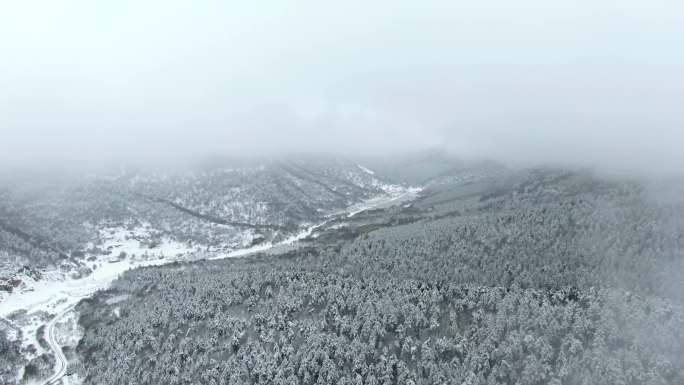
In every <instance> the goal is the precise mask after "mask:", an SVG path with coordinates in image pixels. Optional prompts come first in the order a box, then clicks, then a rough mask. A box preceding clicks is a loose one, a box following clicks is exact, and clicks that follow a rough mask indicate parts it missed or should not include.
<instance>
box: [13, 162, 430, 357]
mask: <svg viewBox="0 0 684 385" xmlns="http://www.w3.org/2000/svg"><path fill="white" fill-rule="evenodd" d="M368 171H370V170H368ZM380 187H381V189H382V190H383V191H385V194H383V195H381V196H378V197H374V198H371V199H368V200H366V201H364V202H361V203H359V204H356V205H353V206H351V207H348V208H347V209H346V210H344V211H342V212H339V213H334V214H331V215H329V216H328V217H327V219H326V220H325V221H323V222H322V223H318V224H312V225H308V226H306V227H305V228H303V229H302V230H301V231H300V232H299V233H297V234H294V235H292V236H291V237H289V238H286V239H284V240H283V241H281V242H277V243H272V242H263V243H261V244H258V245H254V246H251V247H248V248H242V249H237V250H234V251H231V252H228V253H221V254H219V255H216V256H214V257H212V258H211V259H223V258H232V257H240V256H245V255H249V254H252V253H256V252H263V251H267V250H270V249H272V248H274V247H276V246H283V245H291V244H294V243H296V242H298V241H300V240H302V239H305V238H307V237H310V236H311V235H312V234H313V233H314V232H315V231H316V229H318V228H320V227H322V226H323V225H325V224H327V223H328V222H329V221H330V220H332V219H333V218H335V217H336V216H342V217H345V216H346V217H352V216H354V215H357V214H358V213H360V212H363V211H365V210H370V209H376V208H384V207H389V206H393V205H397V204H400V203H402V202H406V201H408V200H411V199H414V198H415V197H416V196H417V194H418V193H419V192H420V191H421V189H420V188H404V187H401V186H394V185H384V184H383V185H380ZM153 231H154V230H153V229H151V228H150V227H149V226H148V225H144V224H143V225H141V226H137V227H130V226H129V227H124V226H118V227H117V226H112V227H104V228H102V229H101V230H100V239H101V241H102V242H101V245H99V246H98V247H99V248H101V249H103V251H106V252H108V253H109V254H108V257H106V258H95V260H94V261H88V262H87V265H88V267H89V268H91V269H92V270H93V271H92V273H91V274H89V275H87V276H85V277H73V276H70V275H68V274H64V273H58V272H55V273H54V274H52V273H49V274H47V277H44V278H43V279H41V280H37V281H36V280H27V283H26V285H24V286H22V287H21V288H19V289H18V290H15V291H13V292H12V293H10V294H2V295H4V297H0V317H2V318H5V319H8V320H10V319H11V318H13V317H12V315H13V314H14V315H15V316H16V315H17V314H19V313H20V312H22V313H23V312H25V313H23V315H22V316H21V317H20V318H21V320H22V322H21V323H20V324H19V323H12V324H13V326H14V327H17V328H19V329H21V330H22V335H23V340H22V345H23V347H25V348H26V347H28V346H29V345H33V346H34V347H35V348H36V349H37V351H36V354H35V355H38V354H40V353H42V352H43V349H42V348H41V347H40V345H39V344H38V341H37V339H38V335H37V330H38V328H39V327H40V326H41V325H48V326H50V322H48V320H49V318H50V315H55V314H57V315H60V317H61V318H63V319H64V318H65V317H67V318H68V317H69V315H68V312H69V311H70V310H71V309H72V308H73V307H74V306H75V305H76V304H77V303H78V302H79V301H80V300H81V299H83V298H87V297H89V296H91V295H92V294H93V293H95V292H96V291H98V290H102V289H106V288H108V287H109V285H110V284H111V283H112V282H113V281H114V280H115V279H116V278H117V277H119V276H120V275H121V274H122V273H124V272H125V271H126V270H129V269H134V268H138V267H143V266H155V265H163V264H167V263H171V262H174V261H177V260H187V257H188V255H190V254H193V253H195V252H197V251H199V249H198V248H196V247H191V246H190V245H187V244H183V243H180V242H177V241H174V240H172V239H169V238H164V237H161V238H157V239H156V241H155V243H156V244H155V245H154V247H152V248H150V244H149V240H150V239H151V238H154V237H153V235H154V234H152V232H153ZM247 238H250V237H247ZM91 246H92V245H91ZM14 318H17V317H14ZM53 321H54V320H53ZM10 322H11V321H10ZM46 322H47V324H46ZM51 322H52V321H51ZM48 332H49V333H52V332H53V331H52V330H50V331H48ZM64 338H68V336H58V339H60V341H64ZM58 353H61V352H58ZM35 355H32V356H35ZM29 358H31V357H29Z"/></svg>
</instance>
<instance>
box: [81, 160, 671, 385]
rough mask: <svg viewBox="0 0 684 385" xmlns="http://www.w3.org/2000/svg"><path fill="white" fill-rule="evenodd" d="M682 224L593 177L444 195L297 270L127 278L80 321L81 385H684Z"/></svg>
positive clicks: (524, 175) (353, 227) (294, 264)
mask: <svg viewBox="0 0 684 385" xmlns="http://www.w3.org/2000/svg"><path fill="white" fill-rule="evenodd" d="M683 212H684V211H683V210H682V206H681V205H679V204H677V203H674V202H673V201H668V202H662V201H658V200H654V199H652V197H651V196H650V195H649V193H648V192H647V191H645V190H644V188H643V187H642V186H640V185H638V184H636V183H628V182H620V181H607V180H605V179H602V178H599V177H596V176H592V175H589V174H586V173H576V172H565V171H555V170H534V171H525V172H521V173H516V174H514V175H509V176H508V177H506V178H505V179H501V178H494V179H491V178H482V179H478V180H477V181H470V182H462V183H451V182H449V183H440V184H435V187H434V188H431V189H429V190H428V191H426V192H425V193H424V196H423V197H422V198H421V199H419V200H418V201H416V202H414V203H413V204H412V205H410V206H403V207H401V208H393V209H389V210H379V211H373V212H367V213H362V214H360V215H358V216H355V217H354V218H350V219H349V220H348V221H346V222H344V223H336V224H331V226H330V227H329V228H328V230H327V231H326V232H324V233H323V234H321V236H319V237H318V238H317V240H315V241H313V240H312V241H310V242H309V246H308V247H306V248H303V249H299V250H295V251H291V252H289V253H287V254H285V255H279V256H265V255H264V256H260V257H250V258H248V259H244V260H227V261H216V262H199V263H193V264H176V265H170V266H166V267H162V268H145V269H140V270H136V271H132V272H130V273H127V274H126V275H125V276H124V277H122V278H121V279H120V280H119V281H117V282H115V284H114V285H113V287H112V289H111V290H110V291H108V292H103V293H101V294H99V295H98V296H96V297H95V298H93V299H91V300H87V301H84V302H83V303H81V305H79V311H80V312H81V321H80V322H81V325H82V326H83V327H84V328H85V334H84V337H83V339H82V340H81V343H80V344H79V347H78V353H79V356H80V359H81V360H82V363H83V364H84V368H85V369H84V371H83V373H82V374H83V375H84V376H85V383H87V384H115V383H121V382H127V383H131V384H159V383H168V384H235V383H247V384H249V383H263V384H267V383H273V384H317V383H318V384H337V383H341V384H345V383H348V384H357V383H358V384H362V383H363V384H366V383H367V384H400V383H401V384H404V383H407V384H408V383H415V384H436V383H439V384H442V383H447V384H464V383H466V384H549V383H550V384H596V383H601V384H679V383H682V382H684V307H683V306H682V302H681V301H682V297H681V291H678V288H679V287H680V286H679V283H678V282H680V279H678V278H680V277H681V274H682V272H684V269H682V257H683V255H682V250H684V249H683V248H682V244H681V242H682V234H683V233H682V229H683V227H682V219H681V218H682V216H681V214H682V213H683ZM113 297H116V298H125V299H124V300H121V301H117V302H116V303H111V302H112V301H108V300H109V299H110V298H113ZM108 303H110V304H108ZM113 362H116V365H113V364H112V363H113Z"/></svg>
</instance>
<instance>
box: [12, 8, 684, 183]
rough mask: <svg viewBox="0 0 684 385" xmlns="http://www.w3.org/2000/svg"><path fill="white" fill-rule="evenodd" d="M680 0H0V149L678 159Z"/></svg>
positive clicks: (634, 161)
mask: <svg viewBox="0 0 684 385" xmlns="http://www.w3.org/2000/svg"><path fill="white" fill-rule="evenodd" d="M683 37H684V6H682V5H681V3H680V2H679V1H674V0H673V1H661V0H642V1H634V0H620V1H605V0H590V1H582V0H576V1H548V0H517V1H510V0H505V1H490V0H484V1H483V0H477V1H476V0H471V1H459V0H450V1H443V2H442V1H400V0H392V1H384V0H383V1H356V0H353V1H350V0H345V1H335V2H327V1H284V0H283V1H240V2H237V1H186V2H181V1H175V0H164V1H145V0H142V1H141V0H136V1H125V0H119V1H93V0H87V1H86V0H84V1H60V0H45V1H35V0H21V1H5V2H2V3H0V133H1V135H0V162H2V163H3V164H5V165H12V164H32V163H36V164H41V163H42V164H44V163H46V162H47V161H49V162H64V161H81V162H83V161H87V162H94V161H95V162H97V161H101V162H109V161H112V160H114V161H120V160H131V159H135V160H160V159H168V158H172V157H187V156H200V155H202V154H214V153H225V154H250V155H253V154H262V153H264V154H270V153H273V152H293V151H298V152H301V151H336V152H342V153H353V152H361V153H369V152H372V151H382V152H383V153H384V152H388V151H404V150H412V149H420V148H425V147H435V146H439V147H446V148H448V149H450V150H451V151H452V152H454V153H458V154H464V155H474V156H484V157H493V158H498V159H503V160H513V161H527V162H540V161H549V162H574V163H583V164H598V165H601V166H605V167H618V168H626V169H631V168H633V169H641V170H643V169H659V170H679V169H684V154H682V153H684V125H683V123H684V116H683V115H684V70H683V69H684V49H683V48H682V38H683Z"/></svg>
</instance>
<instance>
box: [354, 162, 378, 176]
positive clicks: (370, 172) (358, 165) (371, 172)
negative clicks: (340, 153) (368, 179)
mask: <svg viewBox="0 0 684 385" xmlns="http://www.w3.org/2000/svg"><path fill="white" fill-rule="evenodd" d="M356 166H357V167H358V168H359V169H360V170H361V171H363V172H365V173H366V174H369V175H375V171H373V170H370V169H368V168H366V167H363V166H362V165H360V164H357V165H356Z"/></svg>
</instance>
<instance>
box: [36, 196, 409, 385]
mask: <svg viewBox="0 0 684 385" xmlns="http://www.w3.org/2000/svg"><path fill="white" fill-rule="evenodd" d="M419 191H420V189H410V190H408V191H405V192H403V193H401V194H398V195H394V196H392V195H390V196H389V197H382V198H381V199H377V198H376V199H370V200H369V201H368V202H366V204H361V205H357V206H355V207H350V208H348V209H347V210H345V211H343V212H340V213H338V214H335V215H332V216H331V217H342V218H344V217H347V218H349V217H352V216H354V215H356V214H358V213H360V212H363V211H366V210H372V209H374V208H382V207H387V206H391V205H395V204H398V203H400V202H402V201H405V200H411V199H413V198H415V196H416V194H417V193H418V192H419ZM330 220H331V218H328V219H326V220H325V221H324V222H322V223H319V224H316V225H311V226H308V227H306V228H304V229H303V230H302V231H301V232H300V233H298V234H295V235H293V236H291V237H290V238H287V239H285V240H283V241H281V242H278V243H275V244H271V243H268V244H260V245H256V246H253V247H250V248H246V249H239V250H235V251H233V252H231V253H226V254H223V255H219V256H216V257H213V258H210V259H223V258H232V257H240V256H247V255H249V254H252V253H255V252H262V251H266V250H269V249H273V248H275V247H277V246H282V245H290V244H292V243H295V242H297V241H300V240H302V239H304V238H306V237H308V236H310V235H311V234H312V233H313V232H314V231H315V230H317V229H318V228H320V227H322V226H324V225H325V224H327V223H328V222H330ZM153 262H154V264H155V265H156V264H164V263H168V262H170V261H167V260H163V261H162V260H156V261H153ZM117 276H118V274H114V275H113V276H112V277H108V278H111V280H114V279H116V278H117ZM91 278H92V277H91ZM106 286H107V285H104V286H103V285H102V283H100V284H95V285H92V287H90V286H88V287H84V288H85V289H89V290H80V291H77V292H78V294H77V293H76V292H74V293H71V294H69V295H68V298H69V300H70V303H71V304H70V305H68V306H67V307H64V308H62V309H60V311H59V312H58V313H57V315H55V317H54V318H52V319H51V320H50V321H49V322H48V323H47V324H45V334H46V339H47V343H48V346H49V348H50V350H52V352H53V353H54V356H55V359H56V363H55V372H54V373H53V374H52V375H51V376H50V377H49V378H47V379H46V380H45V381H43V382H42V383H41V385H55V384H58V383H60V380H61V381H62V384H64V385H68V384H69V380H68V376H67V366H68V362H67V358H66V356H65V355H64V352H63V351H62V347H61V346H60V345H59V344H58V343H57V338H56V336H55V325H56V324H57V323H58V322H59V320H60V319H62V318H63V317H64V316H65V315H66V314H68V313H69V312H70V311H72V310H73V309H74V307H75V306H76V304H77V303H78V302H79V301H80V300H81V299H83V298H86V297H88V296H89V295H90V294H91V292H94V291H95V290H97V289H100V288H102V287H106ZM84 288H81V289H84ZM46 289H49V290H48V292H50V293H54V292H55V289H54V288H51V287H50V288H46ZM64 293H69V291H68V290H67V291H65V292H64ZM64 293H63V294H64ZM55 298H59V297H55V296H53V295H52V294H51V295H50V296H49V297H48V299H47V300H49V301H54V300H55ZM63 305H66V304H63Z"/></svg>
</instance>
